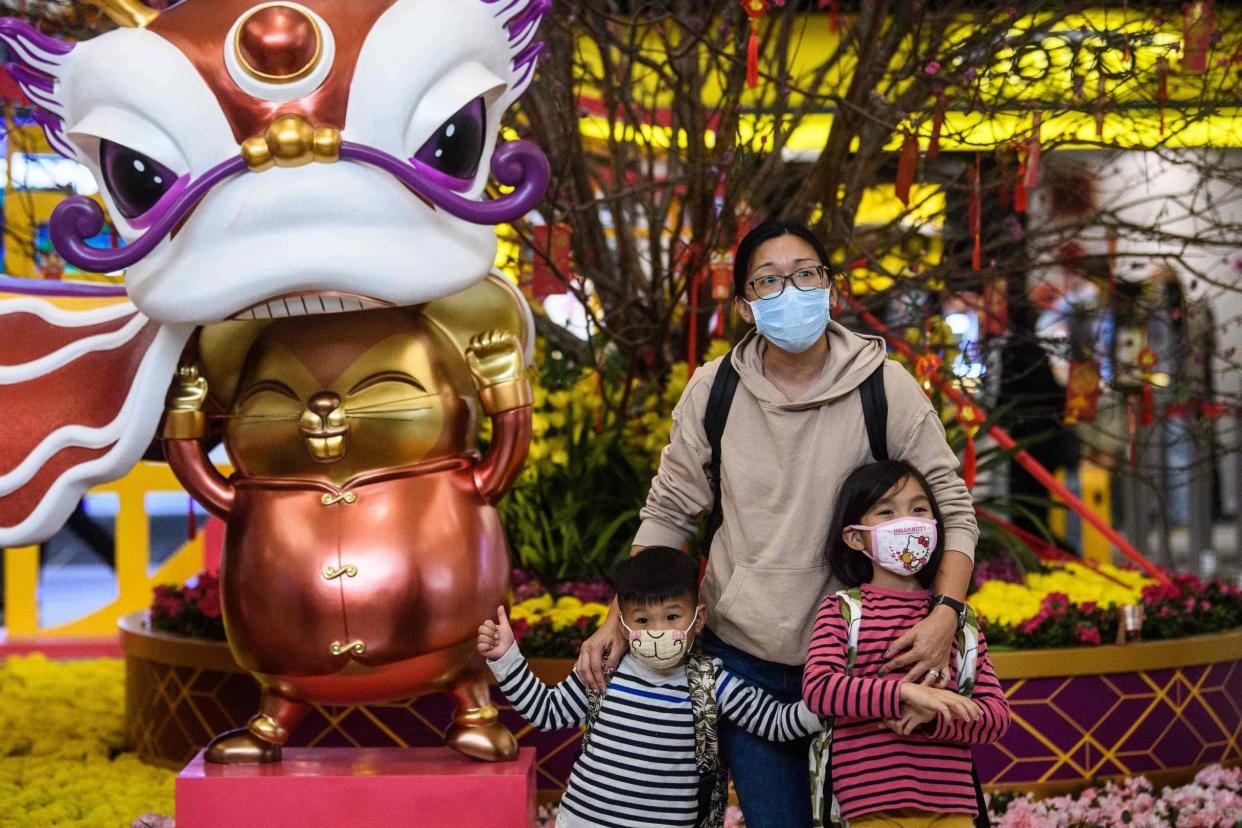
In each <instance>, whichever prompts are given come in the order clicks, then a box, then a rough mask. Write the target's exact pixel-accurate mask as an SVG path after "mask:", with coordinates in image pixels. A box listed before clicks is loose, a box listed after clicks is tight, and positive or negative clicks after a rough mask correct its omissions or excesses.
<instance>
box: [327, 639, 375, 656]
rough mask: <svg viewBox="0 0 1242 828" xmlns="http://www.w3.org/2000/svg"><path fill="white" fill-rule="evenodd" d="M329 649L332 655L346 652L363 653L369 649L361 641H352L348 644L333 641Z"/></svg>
mask: <svg viewBox="0 0 1242 828" xmlns="http://www.w3.org/2000/svg"><path fill="white" fill-rule="evenodd" d="M328 650H329V651H330V652H331V653H332V655H344V654H345V653H353V654H354V655H362V654H363V653H365V652H366V651H367V645H366V644H363V643H362V642H361V641H351V642H349V643H348V644H346V643H345V642H343V641H333V642H332V646H330V647H328Z"/></svg>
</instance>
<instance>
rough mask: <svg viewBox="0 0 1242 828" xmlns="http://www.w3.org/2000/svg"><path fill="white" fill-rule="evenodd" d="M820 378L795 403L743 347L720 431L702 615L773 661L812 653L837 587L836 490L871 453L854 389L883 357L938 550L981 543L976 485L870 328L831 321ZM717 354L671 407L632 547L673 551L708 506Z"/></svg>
mask: <svg viewBox="0 0 1242 828" xmlns="http://www.w3.org/2000/svg"><path fill="white" fill-rule="evenodd" d="M827 336H828V359H827V362H826V363H825V365H824V373H823V376H822V377H821V379H820V380H819V381H818V382H816V383H815V384H814V385H813V386H811V388H809V389H808V390H807V392H806V394H805V396H804V398H803V399H800V400H798V401H797V402H790V401H789V400H787V399H786V398H785V395H784V394H782V393H781V392H780V391H778V390H777V389H776V387H775V386H774V385H772V383H770V382H768V380H767V379H766V378H765V377H764V375H763V361H762V356H763V350H764V348H766V347H767V341H766V340H765V339H763V337H761V336H759V335H757V334H756V333H755V332H753V331H752V332H751V333H749V334H747V336H746V337H745V338H744V339H743V340H742V341H741V343H739V345H738V346H737V348H735V349H734V352H733V363H734V365H735V366H736V367H737V372H738V375H739V377H740V382H739V383H738V387H737V393H736V395H735V396H734V398H733V405H732V407H731V408H730V410H729V419H728V423H727V424H726V426H725V431H724V436H723V438H722V439H721V454H722V458H721V475H720V477H721V501H722V508H723V517H724V520H723V522H722V524H721V526H720V529H719V531H718V532H717V533H716V538H715V540H714V541H713V543H712V548H711V556H710V558H709V561H708V565H707V574H706V577H705V578H704V580H703V600H704V602H705V603H706V604H707V607H708V619H709V622H708V623H709V625H710V626H711V629H712V630H713V632H715V633H716V634H717V635H718V636H720V638H721V639H723V640H724V641H725V642H726V643H728V644H731V645H733V646H734V647H737V648H739V649H741V650H743V651H745V652H747V653H750V654H751V655H754V656H757V657H759V658H762V659H765V660H768V661H775V662H779V663H781V664H790V665H798V664H802V663H804V662H805V661H806V651H807V645H808V644H809V643H810V636H811V624H812V621H813V620H814V616H815V610H816V607H817V606H818V605H819V602H820V599H822V598H823V596H824V595H825V594H827V592H828V590H830V589H833V590H835V589H840V588H841V585H840V584H839V583H838V582H836V581H835V580H834V579H833V577H832V573H831V572H830V571H829V570H828V567H827V564H826V563H825V561H824V550H825V544H826V542H827V537H828V527H829V523H830V522H831V520H832V513H833V508H834V506H835V499H836V494H837V491H838V490H839V489H840V487H841V483H842V482H843V481H844V480H845V477H846V476H847V475H848V474H849V473H850V472H851V471H853V470H854V469H855V468H857V467H858V466H860V465H862V464H864V463H869V462H871V460H872V457H871V448H870V445H869V444H868V442H867V428H866V425H865V424H864V422H863V413H862V401H861V398H860V394H859V393H858V386H859V385H861V384H862V382H863V380H865V379H866V378H867V377H868V376H870V375H871V373H872V372H873V371H874V370H875V369H876V368H877V367H878V366H879V365H880V364H882V363H883V365H884V389H885V392H886V394H887V397H888V447H889V454H890V456H892V457H893V458H894V459H899V460H905V461H907V462H909V463H910V464H911V465H913V466H914V467H915V468H917V469H919V470H920V471H921V472H923V474H924V475H925V476H926V477H927V480H928V482H929V483H930V484H931V486H932V491H933V494H934V495H935V497H936V501H937V503H938V504H939V506H940V511H941V514H942V516H943V518H944V526H943V527H941V531H942V533H943V535H944V539H945V547H944V548H945V550H946V551H948V550H956V551H958V552H962V553H965V554H966V555H969V556H970V557H971V558H972V559H973V558H974V553H975V543H976V541H977V540H978V537H979V530H978V526H977V525H976V523H975V513H974V505H973V502H972V500H971V496H970V492H969V490H967V488H966V486H965V484H964V483H963V482H962V479H961V478H960V477H958V475H957V468H958V461H957V457H956V455H954V453H953V451H952V450H951V449H950V448H949V445H948V443H947V441H946V439H945V432H944V427H943V426H942V425H941V423H940V418H939V416H937V414H936V412H935V410H934V409H933V408H932V406H931V403H930V401H929V400H928V399H927V395H926V394H924V393H923V390H922V389H921V388H920V387H919V385H918V383H917V382H916V381H915V380H914V378H913V377H912V376H910V374H909V373H907V372H906V370H905V369H904V368H902V367H901V365H899V364H898V363H896V362H893V361H892V360H886V357H885V351H884V344H883V341H882V340H881V339H879V338H878V337H871V336H860V335H858V334H855V333H853V332H851V331H849V330H847V329H846V328H844V327H842V326H841V325H840V324H838V323H836V322H830V323H829V324H828V331H827ZM719 367H720V360H719V359H717V360H714V361H712V362H709V363H708V364H706V365H704V366H703V367H702V368H700V369H699V370H698V371H696V372H695V373H694V376H693V377H691V378H690V382H689V383H688V384H687V385H686V390H685V392H683V393H682V395H681V400H680V401H679V402H678V403H677V407H676V408H675V409H674V410H673V425H672V433H671V436H670V438H669V444H668V446H666V447H665V449H664V451H663V453H662V454H661V456H660V469H659V471H658V472H657V473H656V476H655V478H654V479H653V480H652V481H651V491H650V493H649V494H648V495H647V504H646V506H644V507H643V510H642V512H641V517H642V525H641V526H640V527H639V530H638V535H637V536H636V537H635V539H634V543H635V544H637V545H639V546H656V545H663V546H672V547H681V546H682V545H683V544H684V543H686V541H688V540H689V539H690V538H691V537H692V536H693V535H694V533H695V531H696V529H697V528H698V526H699V524H700V522H702V521H703V520H705V519H706V517H707V515H708V514H709V513H710V512H711V508H712V493H711V487H710V486H709V485H708V482H707V468H708V464H709V462H710V460H711V447H710V446H709V445H708V442H707V434H706V432H705V431H704V428H703V415H704V413H705V412H706V410H707V398H708V395H709V394H710V392H711V387H712V380H713V379H714V378H715V376H716V371H717V369H718V368H719Z"/></svg>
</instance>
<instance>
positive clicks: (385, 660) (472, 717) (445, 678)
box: [163, 276, 531, 763]
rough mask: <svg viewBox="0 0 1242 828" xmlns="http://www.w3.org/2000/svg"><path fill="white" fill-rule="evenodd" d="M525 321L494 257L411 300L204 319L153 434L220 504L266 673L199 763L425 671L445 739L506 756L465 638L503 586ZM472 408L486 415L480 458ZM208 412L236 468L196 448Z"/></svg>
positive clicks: (242, 623)
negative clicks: (245, 709)
mask: <svg viewBox="0 0 1242 828" xmlns="http://www.w3.org/2000/svg"><path fill="white" fill-rule="evenodd" d="M481 325H482V327H481ZM529 339H530V333H529V322H528V319H527V317H526V316H525V308H524V305H523V304H522V300H521V299H520V297H518V296H516V295H514V294H513V288H512V287H511V286H509V285H508V284H506V283H505V282H503V280H501V279H499V278H497V277H494V276H493V277H489V278H488V280H487V281H485V282H484V283H482V284H480V285H478V286H476V287H474V288H471V289H469V290H467V291H465V292H463V293H462V294H458V295H456V296H453V297H450V298H448V299H444V300H439V301H437V302H432V303H430V304H428V305H424V306H420V307H405V308H384V309H377V310H364V311H358V312H353V313H335V314H327V315H319V316H314V317H310V318H306V317H301V318H288V319H276V320H264V321H253V322H251V321H246V322H224V323H219V324H217V325H210V326H207V327H205V328H204V329H203V330H202V332H201V334H200V337H199V339H198V342H197V354H196V356H193V355H194V351H195V348H194V347H193V346H191V348H190V349H189V350H188V351H187V354H190V355H192V356H193V358H192V359H187V360H185V361H184V362H183V364H182V367H181V369H180V376H179V380H178V382H177V383H176V384H175V386H174V390H173V393H172V395H171V397H170V403H169V410H168V413H167V416H166V418H165V424H164V433H163V437H164V447H165V452H166V454H167V457H168V460H169V462H170V464H171V465H172V468H173V470H174V471H175V472H176V474H177V477H178V478H179V479H180V480H181V482H182V484H183V485H184V486H185V487H186V489H187V490H188V491H189V492H190V493H191V494H192V495H194V497H195V498H197V499H198V500H199V501H200V502H201V503H203V504H204V505H205V506H206V507H207V508H208V509H209V510H210V511H211V512H212V513H214V514H216V515H218V516H219V517H221V518H222V519H223V520H225V521H226V523H227V527H228V528H227V532H226V539H225V547H224V555H223V559H222V565H221V581H222V595H223V600H224V622H225V628H226V631H227V633H228V640H229V646H230V647H231V648H232V651H233V654H234V656H235V657H236V658H237V661H238V663H239V664H241V665H242V666H243V667H245V668H246V669H247V670H249V671H251V672H252V673H253V674H254V675H255V676H256V678H257V679H258V680H259V682H260V683H261V685H262V687H263V694H262V701H261V702H260V707H259V711H258V712H257V713H256V715H255V716H254V717H253V718H252V719H251V720H250V722H249V725H248V726H247V727H246V728H244V729H241V730H236V731H232V732H229V733H225V734H222V735H221V736H218V737H217V738H216V739H215V740H213V741H212V743H211V745H210V746H209V747H208V751H207V758H208V760H209V761H215V762H224V763H236V762H271V761H277V760H279V758H280V753H281V745H283V744H284V743H285V741H286V740H287V739H288V738H289V734H290V732H291V731H292V730H293V729H294V727H295V726H296V725H297V724H298V722H299V721H300V720H301V719H302V717H303V716H304V715H305V714H306V712H307V711H308V710H309V709H310V705H311V704H313V703H326V704H345V703H350V704H354V703H362V702H368V701H387V700H393V699H400V698H410V697H413V696H416V695H419V694H421V693H424V692H428V691H432V690H440V689H446V690H448V691H449V692H450V693H451V694H452V696H453V699H454V702H455V705H456V709H455V714H454V719H453V725H452V727H451V728H450V730H449V732H448V735H447V742H448V744H449V745H450V746H451V747H453V748H455V749H457V750H459V751H461V752H462V753H464V754H466V755H468V756H472V757H474V758H477V759H485V760H500V759H509V758H512V757H513V756H514V755H515V754H516V752H517V743H516V741H515V739H514V738H513V736H512V735H511V734H510V733H509V732H508V731H507V730H506V729H505V728H504V727H503V726H502V725H501V724H499V723H498V721H497V717H496V710H495V708H494V707H493V706H492V705H491V703H490V699H489V695H488V684H487V670H486V667H485V666H484V665H483V663H482V660H481V659H480V657H479V656H478V655H477V654H476V653H475V642H474V639H475V633H476V631H477V629H478V623H479V619H480V618H485V617H488V616H489V615H490V613H492V612H494V611H495V608H496V606H497V605H499V604H501V603H503V602H504V601H505V600H506V591H507V588H508V582H509V552H508V547H507V545H506V542H505V538H504V533H503V531H502V529H501V525H500V520H499V518H498V516H497V513H496V510H495V508H494V507H493V505H492V504H494V503H495V502H496V501H497V500H498V499H499V498H500V497H501V496H502V495H503V494H504V493H505V492H506V491H507V489H508V488H509V486H510V485H511V484H512V483H513V480H514V479H515V478H516V476H517V474H518V472H519V471H520V469H521V467H522V464H523V462H524V461H525V459H526V453H527V449H528V448H529V443H530V428H531V418H530V401H531V396H530V385H529V383H528V382H527V380H526V378H525V375H524V370H525V369H524V366H525V358H524V351H525V348H526V346H527V344H528V343H529ZM524 340H525V341H524ZM480 408H481V409H482V411H483V412H484V413H485V414H487V415H488V416H489V417H490V418H491V421H492V438H491V442H490V445H489V447H488V450H487V453H486V454H485V455H483V456H481V457H480V455H479V453H478V452H477V451H476V449H475V434H476V429H477V420H476V410H478V409H480ZM211 411H219V412H220V415H219V416H221V418H222V419H223V422H224V428H223V437H224V445H225V448H226V449H227V451H228V454H229V457H230V458H231V460H232V462H233V465H234V468H235V469H236V471H235V472H234V473H233V474H232V476H230V477H228V478H227V479H226V478H225V477H224V476H223V475H222V474H221V473H220V472H219V471H218V470H217V469H216V468H215V467H214V466H213V465H212V464H211V462H210V461H209V460H208V457H207V446H206V442H205V439H204V438H205V437H206V435H207V434H208V429H207V423H208V414H209V412H211Z"/></svg>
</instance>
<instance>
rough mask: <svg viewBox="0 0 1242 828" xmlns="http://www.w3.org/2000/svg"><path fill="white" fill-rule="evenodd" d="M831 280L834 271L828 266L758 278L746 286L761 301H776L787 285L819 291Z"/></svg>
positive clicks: (769, 274) (817, 266)
mask: <svg viewBox="0 0 1242 828" xmlns="http://www.w3.org/2000/svg"><path fill="white" fill-rule="evenodd" d="M831 278H832V270H831V269H830V268H829V267H828V266H827V265H815V266H814V267H805V268H802V269H801V270H798V271H795V272H793V273H790V274H789V275H788V276H778V275H776V274H775V273H767V274H764V275H763V276H756V277H755V278H753V279H751V280H750V281H749V282H747V283H746V284H747V285H748V286H749V287H750V289H751V290H753V291H754V292H755V295H756V296H758V297H759V298H760V299H775V298H776V297H778V296H780V295H781V294H782V293H784V292H785V285H786V284H791V285H793V286H794V287H796V288H797V289H798V290H818V289H820V288H824V287H827V286H828V284H829V282H830V281H831Z"/></svg>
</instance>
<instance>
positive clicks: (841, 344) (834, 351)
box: [733, 322, 886, 411]
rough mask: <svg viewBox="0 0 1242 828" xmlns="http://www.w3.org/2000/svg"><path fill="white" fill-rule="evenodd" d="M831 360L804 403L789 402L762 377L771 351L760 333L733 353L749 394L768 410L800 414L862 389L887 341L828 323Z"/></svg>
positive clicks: (744, 339)
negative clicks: (766, 359) (765, 358)
mask: <svg viewBox="0 0 1242 828" xmlns="http://www.w3.org/2000/svg"><path fill="white" fill-rule="evenodd" d="M824 335H825V336H827V337H828V359H827V360H826V361H825V362H824V371H823V373H822V374H821V375H820V378H819V379H818V380H817V381H816V382H815V383H813V384H812V385H811V387H810V388H808V389H807V391H806V393H805V394H804V395H803V396H802V399H799V400H795V401H792V402H791V401H790V400H787V399H786V398H785V395H784V394H782V393H781V392H780V390H779V389H777V387H776V386H775V385H773V384H772V383H771V382H769V381H768V379H767V377H765V376H764V375H763V353H764V351H765V350H766V349H767V348H769V347H770V345H769V343H768V341H767V340H766V339H764V338H763V337H762V336H761V335H760V334H759V333H758V331H754V330H752V331H750V332H749V333H747V334H746V336H744V337H742V341H741V342H739V343H738V345H737V347H736V348H734V349H733V366H734V367H735V368H737V373H738V378H739V379H741V381H742V384H743V385H745V386H746V390H747V391H749V392H750V393H751V395H752V396H754V398H755V399H757V400H758V401H759V403H760V404H761V405H763V406H764V407H765V408H775V409H779V410H782V411H801V410H804V409H807V408H816V407H818V406H821V405H824V404H825V403H829V402H832V401H833V400H835V399H838V398H839V397H844V396H846V395H847V394H849V393H851V392H852V391H854V390H855V389H856V388H858V386H860V385H862V383H863V380H865V379H866V378H867V377H869V376H871V374H872V373H873V372H874V371H875V370H876V369H877V368H879V367H880V366H881V365H882V364H883V363H884V360H885V358H886V353H885V349H884V340H882V339H880V337H878V336H865V335H862V334H856V333H854V332H853V331H851V330H849V329H847V328H846V327H845V326H843V325H841V324H840V323H839V322H829V323H828V330H827V331H826V332H825V334H824Z"/></svg>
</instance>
